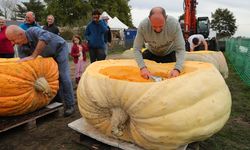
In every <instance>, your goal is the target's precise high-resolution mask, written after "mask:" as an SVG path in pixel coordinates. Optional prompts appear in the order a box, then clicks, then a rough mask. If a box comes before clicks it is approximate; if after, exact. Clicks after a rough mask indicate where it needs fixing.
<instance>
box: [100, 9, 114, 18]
mask: <svg viewBox="0 0 250 150" xmlns="http://www.w3.org/2000/svg"><path fill="white" fill-rule="evenodd" d="M103 16H107V17H108V18H109V20H112V17H110V15H109V14H108V13H107V12H106V11H104V12H103V13H102V14H101V16H100V17H103Z"/></svg>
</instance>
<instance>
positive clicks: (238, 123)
mask: <svg viewBox="0 0 250 150" xmlns="http://www.w3.org/2000/svg"><path fill="white" fill-rule="evenodd" d="M228 67H229V77H228V79H226V83H227V85H228V87H229V89H230V92H231V96H232V112H231V116H230V118H229V120H228V122H227V124H226V125H225V126H224V127H223V129H222V130H221V131H220V132H218V133H217V134H215V135H214V136H212V137H211V138H209V139H208V140H206V141H204V142H202V143H201V149H204V150H250V87H249V86H247V85H246V84H244V83H243V81H242V80H241V79H240V77H239V75H238V74H237V73H236V72H235V70H234V68H233V66H232V65H231V64H230V63H229V62H228Z"/></svg>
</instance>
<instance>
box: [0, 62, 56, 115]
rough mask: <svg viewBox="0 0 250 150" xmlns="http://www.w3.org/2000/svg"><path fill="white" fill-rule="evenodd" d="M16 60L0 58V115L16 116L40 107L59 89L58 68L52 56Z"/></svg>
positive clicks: (46, 103)
mask: <svg viewBox="0 0 250 150" xmlns="http://www.w3.org/2000/svg"><path fill="white" fill-rule="evenodd" d="M17 60H18V59H17V58H13V59H0V79H1V82H0V87H1V88H0V116H16V115H21V114H26V113H29V112H32V111H35V110H37V109H39V108H42V107H44V106H46V105H48V104H49V103H50V102H51V100H52V99H53V98H54V96H55V95H56V93H57V90H58V88H59V81H58V67H57V63H56V62H55V61H54V60H53V58H36V59H34V60H31V61H25V62H17ZM42 78H43V79H42ZM41 79H42V80H41ZM36 83H37V84H36ZM37 86H39V88H40V90H37Z"/></svg>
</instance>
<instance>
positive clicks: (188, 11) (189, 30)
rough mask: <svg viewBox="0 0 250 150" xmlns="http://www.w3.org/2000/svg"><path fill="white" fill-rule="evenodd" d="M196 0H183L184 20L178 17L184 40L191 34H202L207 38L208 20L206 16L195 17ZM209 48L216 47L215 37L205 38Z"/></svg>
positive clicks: (213, 48)
mask: <svg viewBox="0 0 250 150" xmlns="http://www.w3.org/2000/svg"><path fill="white" fill-rule="evenodd" d="M197 5H198V2H197V0H184V2H183V6H184V21H183V19H180V23H181V27H182V31H183V35H184V39H185V41H187V40H188V37H189V36H191V35H193V34H202V35H203V36H204V38H208V36H209V31H210V22H209V18H208V17H198V18H197V17H196V6H197ZM207 42H208V45H209V49H211V50H215V49H216V47H217V46H216V41H215V38H213V39H207Z"/></svg>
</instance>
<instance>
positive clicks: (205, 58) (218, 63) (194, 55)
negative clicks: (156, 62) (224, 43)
mask: <svg viewBox="0 0 250 150" xmlns="http://www.w3.org/2000/svg"><path fill="white" fill-rule="evenodd" d="M131 58H134V50H133V49H131V50H126V51H124V52H123V54H122V55H121V59H131ZM185 60H186V61H201V62H208V63H212V64H213V65H214V66H215V67H216V68H217V69H218V70H219V72H220V73H221V75H222V76H223V77H224V78H227V77H228V66H227V62H226V59H225V57H224V55H223V53H222V52H221V51H209V50H208V51H205V50H202V51H194V52H186V57H185Z"/></svg>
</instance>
